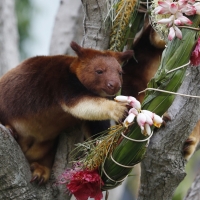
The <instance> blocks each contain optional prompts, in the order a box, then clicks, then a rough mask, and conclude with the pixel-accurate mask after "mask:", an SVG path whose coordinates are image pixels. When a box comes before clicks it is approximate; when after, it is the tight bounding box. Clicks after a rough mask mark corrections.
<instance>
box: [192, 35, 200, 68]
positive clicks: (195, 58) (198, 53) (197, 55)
mask: <svg viewBox="0 0 200 200" xmlns="http://www.w3.org/2000/svg"><path fill="white" fill-rule="evenodd" d="M190 62H191V64H192V65H193V66H198V65H200V37H199V38H198V41H197V43H196V47H195V49H194V51H193V52H192V55H191V57H190Z"/></svg>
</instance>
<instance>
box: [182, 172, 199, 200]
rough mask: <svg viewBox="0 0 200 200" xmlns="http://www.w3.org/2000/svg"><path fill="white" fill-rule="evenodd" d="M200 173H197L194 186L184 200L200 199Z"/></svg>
mask: <svg viewBox="0 0 200 200" xmlns="http://www.w3.org/2000/svg"><path fill="white" fill-rule="evenodd" d="M199 191H200V173H198V174H197V175H196V178H195V180H194V182H193V183H192V186H191V187H190V189H189V190H188V193H187V195H186V197H185V198H184V200H199V199H200V192H199Z"/></svg>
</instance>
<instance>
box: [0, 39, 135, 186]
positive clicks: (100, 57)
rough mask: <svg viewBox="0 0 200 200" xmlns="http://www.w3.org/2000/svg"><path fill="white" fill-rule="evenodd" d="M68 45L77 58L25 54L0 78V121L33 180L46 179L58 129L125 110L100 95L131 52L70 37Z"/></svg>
mask: <svg viewBox="0 0 200 200" xmlns="http://www.w3.org/2000/svg"><path fill="white" fill-rule="evenodd" d="M71 47H72V49H73V50H74V51H75V52H76V53H77V55H78V57H72V56H64V55H58V56H38V57H34V58H30V59H28V60H26V61H24V62H22V63H21V64H20V65H19V66H17V67H16V68H14V69H12V70H10V71H9V72H8V73H7V74H5V75H4V76H3V77H2V78H1V79H0V121H1V122H2V124H4V125H5V126H7V127H9V128H10V129H12V133H13V135H16V138H17V141H18V143H19V145H20V147H21V148H22V151H23V152H24V154H25V156H26V158H27V159H28V161H29V163H30V165H31V170H32V172H33V178H32V181H35V180H37V181H39V183H43V182H46V181H47V180H48V179H49V176H50V169H51V166H52V163H53V159H54V155H55V147H56V138H57V136H58V135H59V133H60V132H61V131H63V130H70V129H71V128H73V127H74V126H77V125H81V124H82V122H84V121H85V120H107V119H114V120H116V121H118V120H120V119H121V118H123V116H124V114H125V111H126V105H125V104H122V103H118V102H115V101H111V100H108V99H106V98H105V97H107V96H113V95H115V94H116V93H117V92H118V91H119V89H120V88H121V85H122V74H121V73H122V70H121V67H120V63H121V62H123V61H125V60H127V59H129V58H130V57H132V54H133V52H132V51H127V52H124V53H117V52H116V53H114V52H110V51H104V52H103V51H97V50H93V49H84V48H81V47H80V46H79V45H77V44H76V43H75V42H72V43H71ZM119 62H120V63H119Z"/></svg>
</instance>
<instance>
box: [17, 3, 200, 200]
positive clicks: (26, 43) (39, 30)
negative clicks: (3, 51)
mask: <svg viewBox="0 0 200 200" xmlns="http://www.w3.org/2000/svg"><path fill="white" fill-rule="evenodd" d="M15 1H16V13H17V20H18V31H19V49H20V58H21V60H24V59H26V58H28V57H32V56H36V55H48V54H49V47H50V40H51V36H52V30H53V26H54V20H55V17H56V13H57V10H58V7H59V3H60V0H51V1H49V0H42V1H41V0H15ZM72 12H73V11H72ZM80 28H82V27H80ZM199 158H200V152H197V153H196V154H195V155H194V156H193V158H192V159H191V160H190V162H189V163H188V164H187V167H186V172H187V176H186V177H185V179H184V181H183V182H182V183H181V184H180V186H179V187H178V188H177V190H176V192H175V195H174V198H173V200H182V199H183V198H184V196H185V194H186V192H187V190H188V188H189V187H190V185H191V183H192V181H193V179H194V177H195V174H196V172H197V170H198V169H199V168H200V162H199ZM139 178H140V167H139V165H137V166H136V167H135V168H134V170H133V172H132V174H131V176H130V177H129V178H128V179H127V181H126V182H124V183H123V186H121V188H120V187H119V188H117V189H116V190H115V191H111V192H110V196H109V199H110V200H111V199H115V200H134V199H136V196H137V191H138V187H139ZM114 196H115V197H114ZM113 197H114V198H113Z"/></svg>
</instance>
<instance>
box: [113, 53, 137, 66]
mask: <svg viewBox="0 0 200 200" xmlns="http://www.w3.org/2000/svg"><path fill="white" fill-rule="evenodd" d="M111 54H112V56H114V57H115V58H116V59H117V61H118V62H119V63H123V62H125V61H127V60H129V59H130V58H132V57H133V55H134V51H133V50H127V51H124V52H111Z"/></svg>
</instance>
